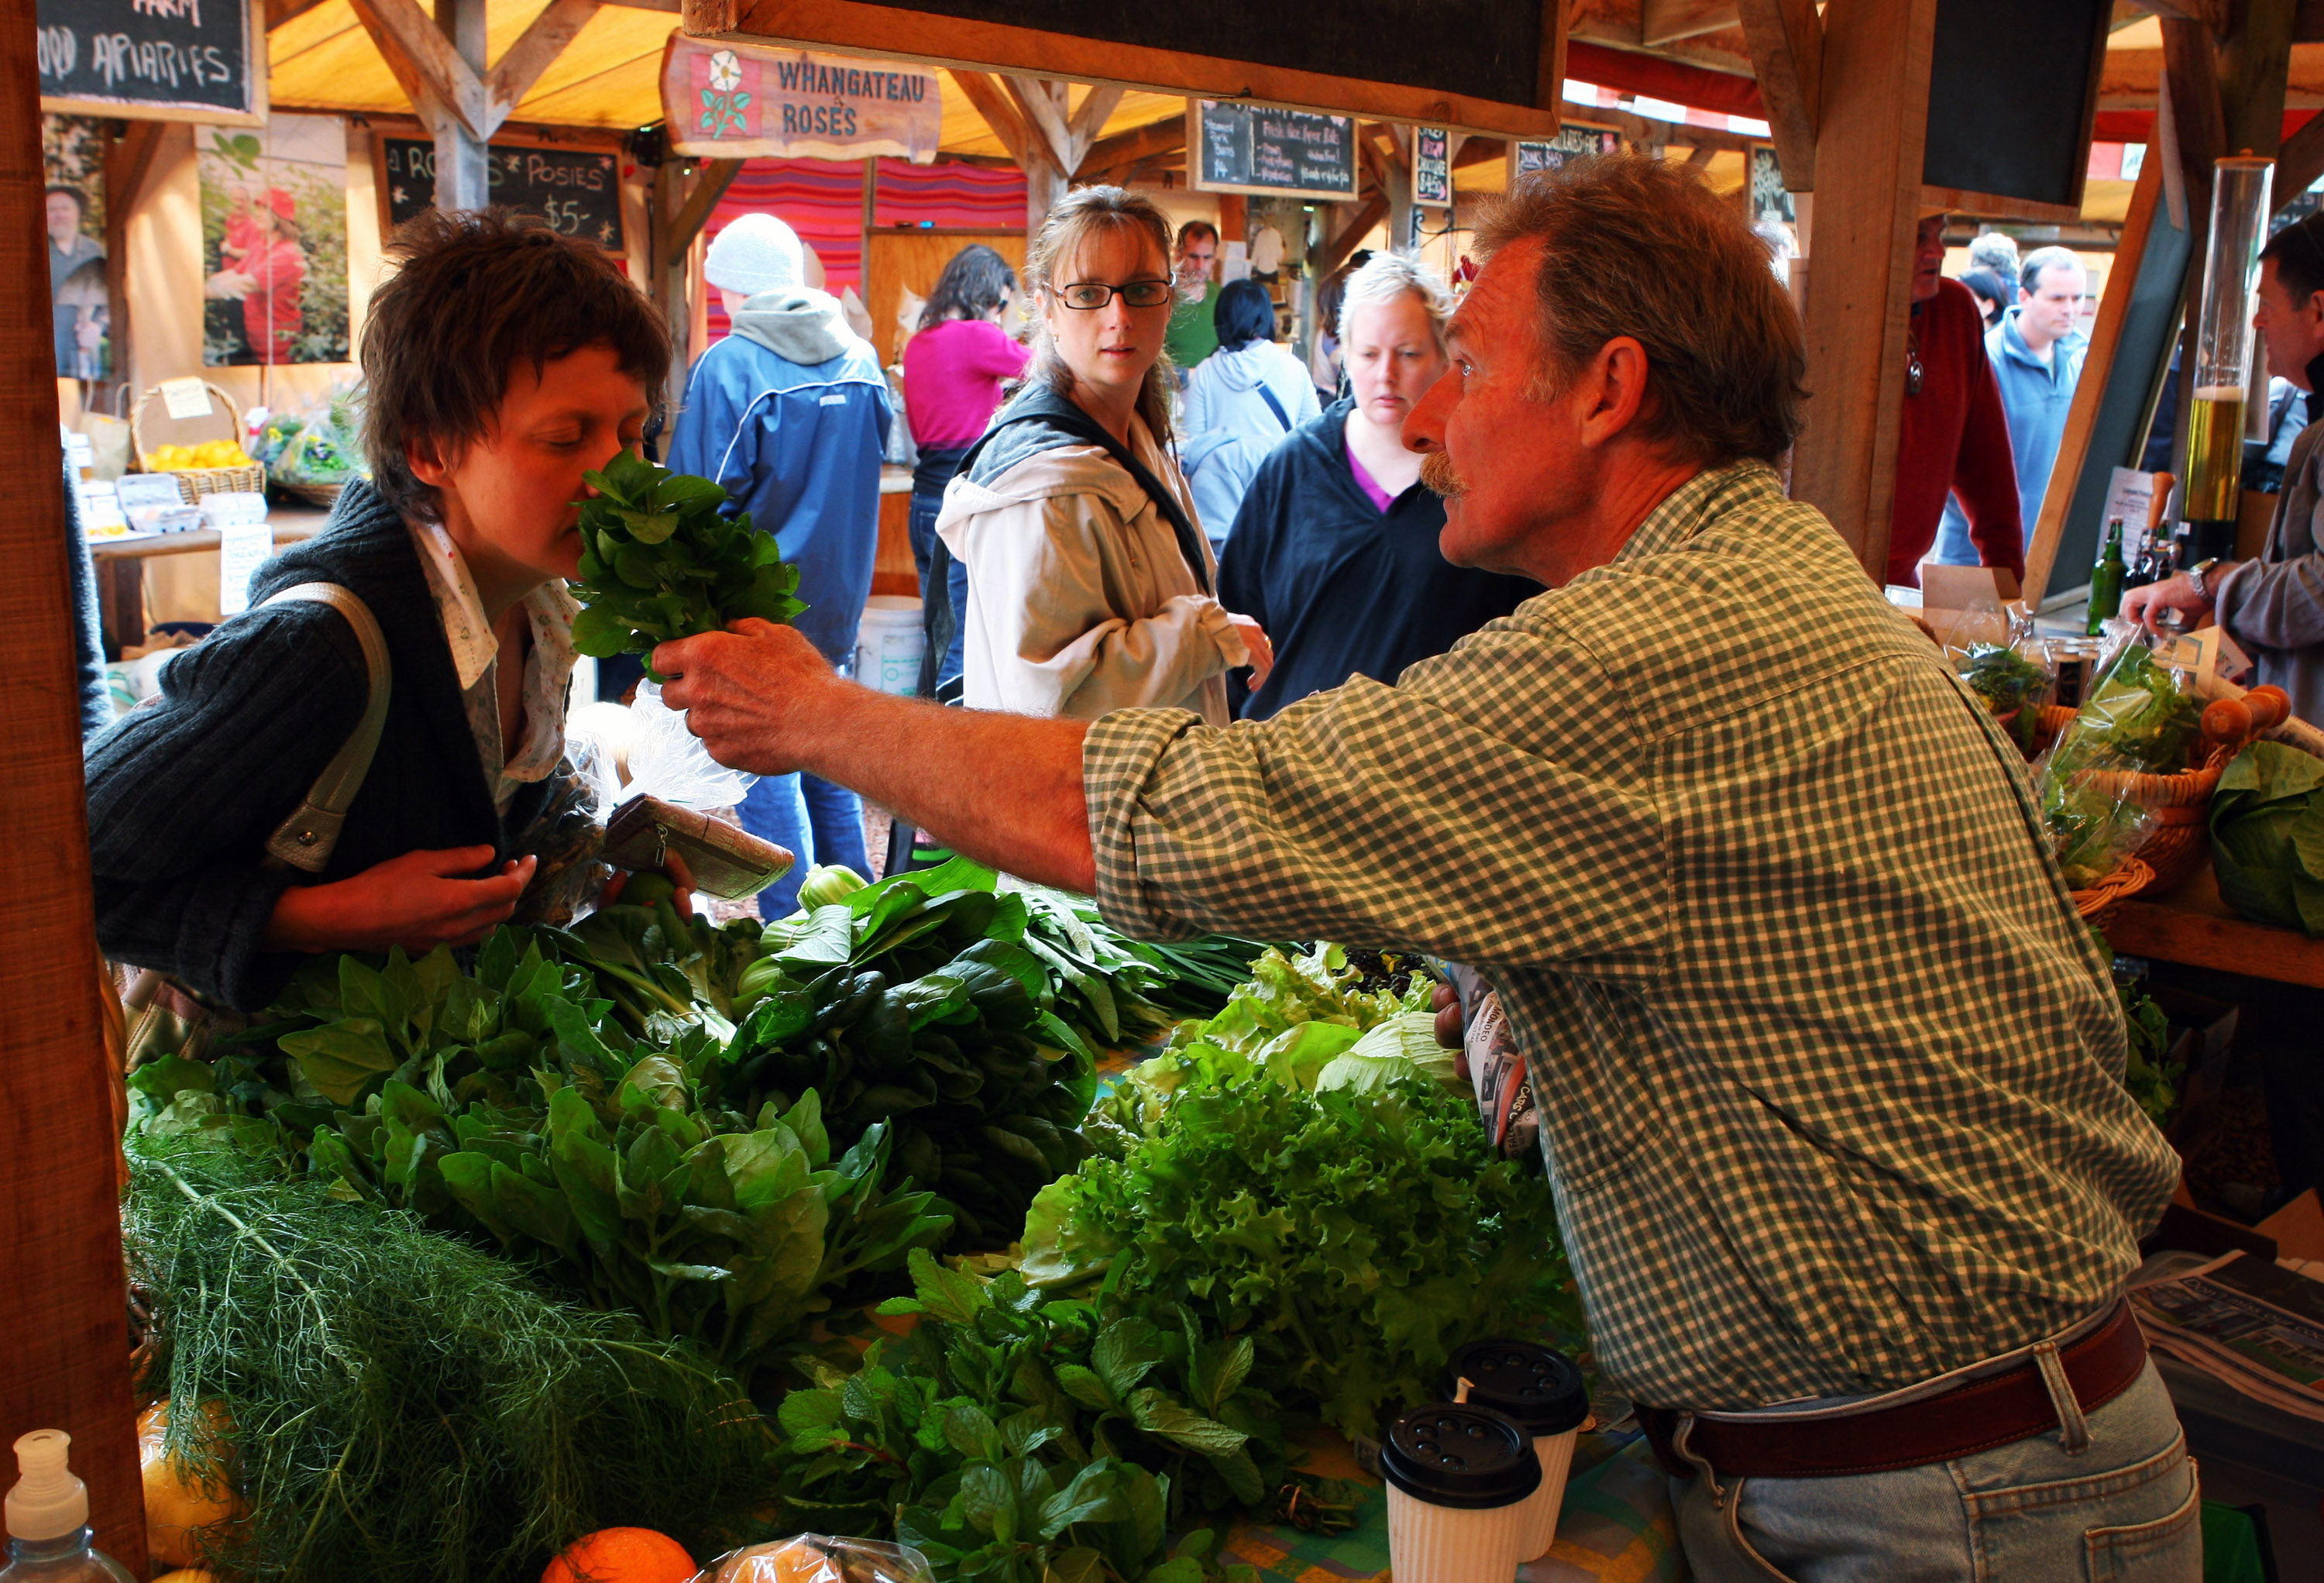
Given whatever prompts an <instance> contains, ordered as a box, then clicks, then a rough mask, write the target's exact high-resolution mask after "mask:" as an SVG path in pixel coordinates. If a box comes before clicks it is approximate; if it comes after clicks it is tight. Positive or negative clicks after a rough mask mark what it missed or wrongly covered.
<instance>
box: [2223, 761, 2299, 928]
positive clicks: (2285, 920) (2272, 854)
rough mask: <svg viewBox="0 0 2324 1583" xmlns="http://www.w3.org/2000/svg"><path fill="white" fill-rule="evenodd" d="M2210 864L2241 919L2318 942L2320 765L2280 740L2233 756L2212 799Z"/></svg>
mask: <svg viewBox="0 0 2324 1583" xmlns="http://www.w3.org/2000/svg"><path fill="white" fill-rule="evenodd" d="M2211 866H2212V867H2213V868H2214V869H2216V870H2217V871H2218V876H2219V895H2220V897H2221V898H2222V899H2223V900H2225V901H2226V903H2227V905H2228V906H2230V907H2233V908H2234V909H2235V910H2236V912H2240V913H2242V914H2243V915H2244V916H2245V917H2246V918H2249V919H2251V920H2253V921H2255V922H2259V923H2274V924H2281V925H2282V926H2283V927H2284V928H2287V929H2299V930H2306V931H2307V932H2308V933H2309V934H2310V936H2311V937H2324V759H2317V758H2311V757H2310V756H2309V755H2308V754H2304V753H2302V752H2301V751H2300V750H2299V749H2298V748H2296V747H2286V746H2285V745H2282V743H2279V742H2255V743H2253V744H2252V745H2250V746H2249V747H2246V749H2244V750H2243V752H2242V753H2240V754H2237V755H2236V759H2235V762H2234V763H2232V764H2228V765H2227V770H2226V772H2225V773H2223V774H2221V775H2220V776H2219V785H2218V790H2217V791H2214V792H2213V793H2212V794H2211Z"/></svg>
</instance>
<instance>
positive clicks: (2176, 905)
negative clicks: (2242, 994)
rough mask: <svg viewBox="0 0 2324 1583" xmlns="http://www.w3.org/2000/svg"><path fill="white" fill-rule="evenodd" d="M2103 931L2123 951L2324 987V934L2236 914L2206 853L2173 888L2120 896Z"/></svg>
mask: <svg viewBox="0 0 2324 1583" xmlns="http://www.w3.org/2000/svg"><path fill="white" fill-rule="evenodd" d="M2105 931H2106V937H2107V943H2108V944H2109V945H2111V946H2113V947H2114V949H2116V950H2117V951H2119V952H2121V953H2122V954H2123V955H2125V956H2128V957H2144V958H2148V959H2149V960H2152V961H2157V962H2178V963H2181V964H2182V965H2183V966H2186V967H2209V968H2211V969H2213V970H2215V971H2217V972H2221V973H2240V974H2243V975H2244V976H2245V977H2251V978H2266V979H2271V980H2273V981H2274V982H2275V983H2278V984H2304V985H2307V986H2310V988H2316V989H2324V940H2310V939H2309V938H2308V937H2307V936H2306V935H2305V934H2302V933H2301V932H2300V930H2296V929H2278V928H2276V927H2275V926H2274V925H2273V924H2268V923H2254V922H2251V921H2249V920H2247V919H2243V918H2238V917H2236V915H2235V913H2234V912H2232V911H2231V910H2230V909H2229V908H2228V906H2227V903H2225V902H2223V901H2221V900H2220V899H2219V882H2218V877H2217V876H2216V875H2213V874H2212V872H2211V860H2210V857H2209V854H2206V855H2205V856H2204V858H2203V866H2201V867H2200V868H2199V869H2197V870H2196V871H2195V872H2194V874H2193V875H2190V877H2189V878H2188V880H2187V881H2186V883H2185V884H2181V885H2180V886H2179V887H2178V888H2177V889H2176V890H2173V891H2170V892H2165V893H2155V892H2149V893H2145V894H2144V895H2140V896H2136V897H2134V898H2133V899H2132V900H2130V901H2127V902H2125V903H2123V904H2122V908H2121V910H2120V911H2119V912H2116V914H2115V915H2114V917H2113V918H2112V919H2110V920H2108V921H2107V923H2106V925H2105Z"/></svg>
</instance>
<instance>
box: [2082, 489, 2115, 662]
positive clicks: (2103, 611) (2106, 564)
mask: <svg viewBox="0 0 2324 1583" xmlns="http://www.w3.org/2000/svg"><path fill="white" fill-rule="evenodd" d="M2123 576H2124V567H2123V564H2122V519H2121V518H2120V517H2116V518H2115V519H2114V520H2113V521H2112V522H2109V523H2107V538H2106V548H2105V549H2104V550H2102V551H2099V552H2098V564H2097V565H2096V566H2094V567H2092V568H2090V611H2089V620H2088V621H2086V622H2085V623H2084V624H2083V625H2082V631H2083V633H2084V634H2086V635H2088V636H2090V637H2097V636H2098V634H2101V633H2103V632H2104V631H2106V624H2107V622H2109V621H2111V620H2113V619H2114V617H2115V616H2116V614H2117V613H2118V612H2119V611H2120V610H2121V609H2122V579H2123Z"/></svg>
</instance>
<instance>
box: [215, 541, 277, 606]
mask: <svg viewBox="0 0 2324 1583" xmlns="http://www.w3.org/2000/svg"><path fill="white" fill-rule="evenodd" d="M273 553H274V533H273V531H272V529H271V528H269V527H268V526H267V525H266V523H265V521H264V520H263V518H262V519H261V520H260V521H257V522H254V523H228V524H226V525H225V526H223V527H221V528H220V529H219V530H218V614H219V615H220V616H238V615H240V614H241V613H242V612H243V611H244V610H247V609H249V608H250V579H251V575H252V574H253V573H254V572H255V571H257V569H259V568H260V567H262V566H263V565H264V564H266V560H267V558H268V557H269V556H271V555H272V554H273Z"/></svg>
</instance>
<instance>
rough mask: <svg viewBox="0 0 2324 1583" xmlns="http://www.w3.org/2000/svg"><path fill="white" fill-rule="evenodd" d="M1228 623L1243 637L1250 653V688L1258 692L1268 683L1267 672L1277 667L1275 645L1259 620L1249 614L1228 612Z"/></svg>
mask: <svg viewBox="0 0 2324 1583" xmlns="http://www.w3.org/2000/svg"><path fill="white" fill-rule="evenodd" d="M1227 625H1230V626H1231V627H1233V628H1234V629H1235V632H1236V634H1237V635H1239V636H1240V638H1241V639H1242V646H1243V647H1244V648H1245V649H1247V650H1249V651H1250V690H1252V691H1253V692H1257V691H1258V690H1259V689H1260V688H1262V687H1264V686H1266V685H1267V673H1268V671H1272V670H1274V669H1275V645H1274V644H1272V643H1268V641H1267V634H1266V633H1265V632H1264V631H1262V630H1261V629H1260V627H1259V623H1258V622H1256V621H1253V620H1252V619H1251V618H1250V616H1237V615H1236V614H1235V613H1234V612H1233V611H1231V610H1230V611H1228V612H1227Z"/></svg>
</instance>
